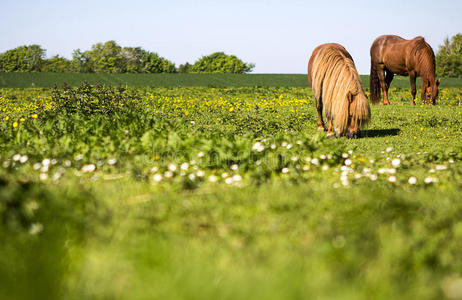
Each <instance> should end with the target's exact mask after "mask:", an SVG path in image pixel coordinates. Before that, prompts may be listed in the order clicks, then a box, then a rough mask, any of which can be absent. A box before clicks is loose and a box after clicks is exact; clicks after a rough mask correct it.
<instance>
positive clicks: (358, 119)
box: [345, 89, 371, 138]
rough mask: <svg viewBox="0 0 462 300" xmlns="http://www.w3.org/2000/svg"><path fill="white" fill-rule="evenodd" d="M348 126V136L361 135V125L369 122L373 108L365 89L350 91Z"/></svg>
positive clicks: (348, 96) (346, 134)
mask: <svg viewBox="0 0 462 300" xmlns="http://www.w3.org/2000/svg"><path fill="white" fill-rule="evenodd" d="M347 98H348V102H349V103H348V104H349V108H348V127H347V129H346V132H345V136H346V137H347V138H358V137H360V129H361V126H362V125H364V124H366V123H367V122H369V120H370V118H371V109H370V106H369V101H368V99H367V96H366V95H365V94H364V91H363V90H362V89H361V90H359V91H354V92H351V91H350V92H348V95H347Z"/></svg>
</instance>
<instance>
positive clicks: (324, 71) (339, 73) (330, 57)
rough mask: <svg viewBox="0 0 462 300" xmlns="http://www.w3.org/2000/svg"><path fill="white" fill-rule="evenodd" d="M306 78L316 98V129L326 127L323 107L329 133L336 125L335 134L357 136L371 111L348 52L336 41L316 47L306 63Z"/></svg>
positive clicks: (330, 134) (349, 136) (331, 133)
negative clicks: (323, 112) (335, 42)
mask: <svg viewBox="0 0 462 300" xmlns="http://www.w3.org/2000/svg"><path fill="white" fill-rule="evenodd" d="M308 81H309V83H310V85H311V88H312V89H313V92H314V97H315V98H316V109H317V111H318V130H323V131H324V130H325V127H324V121H323V119H322V109H323V107H325V114H326V118H327V121H328V135H329V136H332V135H334V133H333V132H332V129H333V127H335V129H334V130H335V133H336V134H337V135H340V136H346V137H347V138H357V137H359V133H360V131H359V130H360V127H361V125H362V124H365V123H367V122H368V121H369V120H370V117H371V110H370V107H369V102H368V100H367V97H366V95H365V94H364V90H363V88H362V86H361V80H360V79H359V75H358V71H357V70H356V67H355V64H354V62H353V59H352V58H351V55H350V54H349V53H348V51H346V50H345V48H343V46H341V45H339V44H324V45H320V46H318V47H316V48H315V49H314V51H313V54H311V58H310V61H309V62H308ZM332 123H334V125H333V124H332Z"/></svg>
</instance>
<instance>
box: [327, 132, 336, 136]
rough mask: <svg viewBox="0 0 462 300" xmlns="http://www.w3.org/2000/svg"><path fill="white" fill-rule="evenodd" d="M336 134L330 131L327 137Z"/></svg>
mask: <svg viewBox="0 0 462 300" xmlns="http://www.w3.org/2000/svg"><path fill="white" fill-rule="evenodd" d="M334 136H335V134H334V133H333V132H328V133H327V137H334Z"/></svg>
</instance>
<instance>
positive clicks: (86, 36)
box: [0, 0, 462, 74]
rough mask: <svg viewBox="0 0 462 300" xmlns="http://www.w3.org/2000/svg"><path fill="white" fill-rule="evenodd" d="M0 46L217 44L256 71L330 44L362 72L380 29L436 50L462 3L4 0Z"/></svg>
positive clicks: (452, 30)
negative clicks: (418, 39)
mask: <svg viewBox="0 0 462 300" xmlns="http://www.w3.org/2000/svg"><path fill="white" fill-rule="evenodd" d="M0 7H1V12H2V13H1V18H0V52H4V51H6V50H8V49H12V48H15V47H17V46H20V45H29V44H39V45H41V46H42V47H43V48H45V49H47V56H48V57H50V56H53V55H56V54H60V55H62V56H65V57H68V58H71V56H72V51H73V50H75V49H77V48H80V49H81V50H88V49H90V47H91V45H93V44H95V43H97V42H104V41H107V40H115V41H116V42H117V43H118V44H119V45H121V46H140V47H142V48H144V49H146V50H149V51H153V52H157V53H158V54H159V55H161V56H163V57H165V58H167V59H169V60H171V61H173V62H174V63H175V64H176V65H179V64H182V63H185V62H190V63H192V62H194V61H196V60H197V59H198V58H200V57H201V56H203V55H208V54H211V53H213V52H216V51H224V52H225V53H227V54H234V55H236V56H238V57H239V58H241V59H242V60H244V61H245V62H252V63H255V65H256V67H255V69H254V73H306V68H307V67H306V66H307V62H308V59H309V57H310V55H311V52H312V51H313V49H314V48H315V47H316V46H317V45H319V44H322V43H326V42H337V43H340V44H342V45H343V46H345V48H346V49H347V50H348V51H349V52H350V53H351V55H352V56H353V58H354V60H355V63H356V66H357V68H358V71H359V73H360V74H367V73H368V72H369V48H370V45H371V43H372V42H373V40H374V39H375V38H376V37H377V36H379V35H382V34H397V35H400V36H402V37H404V38H412V37H415V36H418V35H422V36H424V37H425V39H426V40H427V42H428V43H429V44H430V45H431V46H432V47H433V49H434V50H435V52H436V51H437V50H438V46H439V45H441V44H442V43H443V40H444V39H445V38H446V37H448V36H449V37H451V36H452V35H454V34H456V33H458V32H462V14H461V11H462V1H456V0H453V1H447V0H439V1H435V0H431V1H427V0H419V1H403V0H396V1H395V0H388V1H387V0H384V1H370V0H369V1H327V0H325V1H322V0H318V1H302V0H284V1H274V0H255V1H251V0H248V1H245V0H233V1H220V0H215V1H211V0H210V1H209V0H190V1H184V0H165V1H164V0H157V1H148V0H130V1H117V0H112V1H109V0H99V1H98V0H75V1H71V0H42V1H39V0H37V1H32V0H15V1H8V0H1V3H0Z"/></svg>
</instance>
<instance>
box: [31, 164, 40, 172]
mask: <svg viewBox="0 0 462 300" xmlns="http://www.w3.org/2000/svg"><path fill="white" fill-rule="evenodd" d="M41 167H42V164H41V163H35V164H34V165H33V166H32V168H34V170H38V169H40V168H41Z"/></svg>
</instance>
